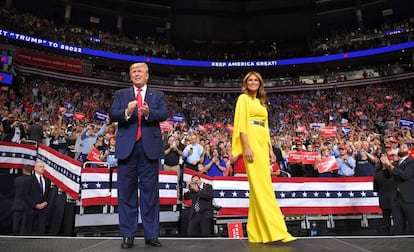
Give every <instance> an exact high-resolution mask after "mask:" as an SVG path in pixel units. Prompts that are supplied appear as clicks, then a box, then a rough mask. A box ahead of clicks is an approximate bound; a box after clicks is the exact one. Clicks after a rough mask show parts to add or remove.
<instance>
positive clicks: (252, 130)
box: [232, 94, 295, 243]
mask: <svg viewBox="0 0 414 252" xmlns="http://www.w3.org/2000/svg"><path fill="white" fill-rule="evenodd" d="M252 121H255V122H263V123H264V124H263V126H261V125H258V124H255V123H252ZM240 133H245V134H246V135H247V139H248V141H249V145H250V148H251V149H252V151H253V154H254V160H253V162H251V163H250V162H247V160H246V158H244V161H245V165H246V171H247V176H248V180H249V187H250V193H249V215H248V220H247V234H248V240H249V242H253V243H268V242H272V241H284V242H288V241H292V240H294V239H295V238H294V237H292V236H291V235H290V234H289V232H288V231H287V227H286V223H285V221H284V219H283V215H282V212H281V211H280V208H279V204H278V203H277V201H276V196H275V193H274V189H273V185H272V180H271V175H270V159H269V144H270V134H269V127H268V114H267V109H266V108H265V107H264V106H262V105H261V104H260V101H259V99H257V98H252V97H250V96H248V95H246V94H242V95H240V96H239V98H238V100H237V104H236V111H235V118H234V128H233V139H232V151H233V155H239V154H241V153H243V147H242V143H241V140H240V137H239V136H240Z"/></svg>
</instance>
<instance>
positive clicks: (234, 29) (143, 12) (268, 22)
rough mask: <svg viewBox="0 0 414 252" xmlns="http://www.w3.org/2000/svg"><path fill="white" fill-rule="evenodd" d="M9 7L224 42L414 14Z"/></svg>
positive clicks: (263, 6)
mask: <svg viewBox="0 0 414 252" xmlns="http://www.w3.org/2000/svg"><path fill="white" fill-rule="evenodd" d="M11 5H12V7H16V8H17V9H22V10H26V11H30V12H33V13H38V14H40V15H44V16H48V17H50V16H53V17H54V18H55V19H56V20H58V21H59V20H61V21H62V22H63V21H64V15H65V7H66V6H67V5H71V18H70V22H72V23H79V24H82V23H84V24H88V23H89V24H90V17H97V18H99V25H100V26H101V27H103V28H107V29H116V28H117V25H118V22H119V20H118V16H122V17H123V18H122V32H131V33H135V34H138V33H144V34H145V33H151V32H152V33H161V34H166V35H167V36H169V37H172V38H175V39H181V40H213V39H214V40H223V41H229V40H230V41H231V40H233V41H234V40H244V41H246V40H250V39H256V40H257V39H275V40H284V39H291V38H293V39H298V38H299V39H300V38H306V37H309V36H312V35H315V34H316V33H318V32H321V31H322V32H324V31H331V30H333V29H345V28H351V29H352V28H354V27H358V26H361V25H365V26H373V25H375V23H382V22H383V20H384V19H386V18H397V17H398V18H400V17H403V16H410V15H412V13H414V1H413V0H290V1H272V0H39V1H32V0H14V1H12V4H11ZM39 6H44V7H43V8H39ZM357 10H361V18H362V21H359V20H358V17H357V15H358V14H357Z"/></svg>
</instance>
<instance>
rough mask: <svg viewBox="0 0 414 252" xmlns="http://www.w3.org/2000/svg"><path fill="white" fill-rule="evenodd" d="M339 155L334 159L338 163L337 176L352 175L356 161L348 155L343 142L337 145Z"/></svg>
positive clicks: (346, 147)
mask: <svg viewBox="0 0 414 252" xmlns="http://www.w3.org/2000/svg"><path fill="white" fill-rule="evenodd" d="M338 150H339V157H338V158H337V159H336V162H337V163H338V175H339V176H347V177H348V176H354V174H355V167H356V161H355V159H354V158H353V157H352V156H351V155H349V153H348V151H349V149H348V146H346V145H345V144H343V145H339V146H338Z"/></svg>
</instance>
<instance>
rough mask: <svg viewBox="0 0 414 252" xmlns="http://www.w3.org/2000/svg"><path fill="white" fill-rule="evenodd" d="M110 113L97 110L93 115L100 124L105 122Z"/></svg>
mask: <svg viewBox="0 0 414 252" xmlns="http://www.w3.org/2000/svg"><path fill="white" fill-rule="evenodd" d="M107 116H108V113H106V112H105V111H103V110H96V112H95V114H94V115H93V119H94V120H96V121H99V122H105V121H106V117H107Z"/></svg>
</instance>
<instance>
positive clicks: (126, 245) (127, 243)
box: [121, 237, 134, 249]
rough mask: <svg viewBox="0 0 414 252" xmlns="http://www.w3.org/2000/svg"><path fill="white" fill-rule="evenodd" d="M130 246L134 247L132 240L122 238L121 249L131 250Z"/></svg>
mask: <svg viewBox="0 0 414 252" xmlns="http://www.w3.org/2000/svg"><path fill="white" fill-rule="evenodd" d="M132 246H134V238H130V237H124V238H122V243H121V248H123V249H129V248H132Z"/></svg>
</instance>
